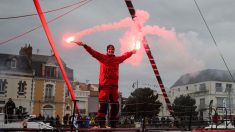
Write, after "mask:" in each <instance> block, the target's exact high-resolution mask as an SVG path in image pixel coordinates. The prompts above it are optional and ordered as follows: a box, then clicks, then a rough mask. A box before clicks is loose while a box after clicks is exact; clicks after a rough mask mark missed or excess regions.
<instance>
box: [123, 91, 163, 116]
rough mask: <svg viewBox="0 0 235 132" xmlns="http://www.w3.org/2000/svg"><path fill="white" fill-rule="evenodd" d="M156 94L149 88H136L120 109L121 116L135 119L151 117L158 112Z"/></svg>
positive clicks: (158, 104)
mask: <svg viewBox="0 0 235 132" xmlns="http://www.w3.org/2000/svg"><path fill="white" fill-rule="evenodd" d="M157 99H158V94H154V91H153V90H152V89H150V88H138V89H136V90H135V91H134V92H132V93H131V95H130V96H129V97H128V98H127V100H126V101H125V102H124V104H123V107H122V114H123V115H129V116H134V117H135V119H140V118H142V117H153V116H156V115H158V113H159V111H160V106H161V105H162V103H160V102H159V101H158V100H157Z"/></svg>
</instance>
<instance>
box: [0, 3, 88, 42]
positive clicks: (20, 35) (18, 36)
mask: <svg viewBox="0 0 235 132" xmlns="http://www.w3.org/2000/svg"><path fill="white" fill-rule="evenodd" d="M91 1H92V0H86V2H85V3H83V4H81V5H79V6H78V7H75V8H73V9H71V10H69V11H68V12H65V13H64V14H62V15H60V16H57V17H55V18H53V19H52V20H49V21H48V22H47V24H49V23H51V22H53V21H55V20H57V19H59V18H61V17H63V16H65V15H67V14H68V13H70V12H72V11H74V10H76V9H78V8H80V7H81V6H83V5H85V4H87V3H89V2H91ZM41 27H42V25H39V26H37V27H34V28H32V29H30V30H28V31H26V32H24V33H22V34H19V35H16V36H14V37H12V38H10V39H8V40H5V41H2V42H0V45H3V44H5V43H7V42H10V41H12V40H15V39H17V38H20V37H22V36H24V35H26V34H28V33H30V32H32V31H34V30H36V29H38V28H41Z"/></svg>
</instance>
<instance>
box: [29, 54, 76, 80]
mask: <svg viewBox="0 0 235 132" xmlns="http://www.w3.org/2000/svg"><path fill="white" fill-rule="evenodd" d="M50 60H53V62H54V64H55V65H56V66H59V65H58V63H57V61H56V58H55V56H54V55H51V56H47V55H35V54H33V55H32V68H33V69H34V70H35V76H38V77H40V76H41V72H42V71H41V70H42V69H41V66H42V64H47V63H48V62H49V61H50ZM61 61H62V64H63V66H64V69H65V71H66V74H67V76H68V78H69V80H71V81H72V80H74V79H73V69H71V68H69V67H67V66H66V64H65V62H64V61H63V60H62V59H61ZM59 78H61V79H62V78H63V76H62V73H61V71H60V70H59Z"/></svg>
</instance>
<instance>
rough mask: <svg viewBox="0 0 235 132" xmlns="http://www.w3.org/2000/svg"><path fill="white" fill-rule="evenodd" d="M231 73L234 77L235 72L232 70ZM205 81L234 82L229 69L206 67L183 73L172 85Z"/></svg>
mask: <svg viewBox="0 0 235 132" xmlns="http://www.w3.org/2000/svg"><path fill="white" fill-rule="evenodd" d="M231 73H232V76H233V78H234V77H235V72H234V71H231ZM205 81H222V82H233V80H232V78H231V76H230V74H229V72H228V71H227V70H218V69H206V70H202V71H198V72H195V73H187V74H184V75H182V76H181V77H180V78H179V79H178V80H177V81H176V82H175V83H174V85H173V86H171V87H176V86H182V85H187V84H193V83H199V82H205Z"/></svg>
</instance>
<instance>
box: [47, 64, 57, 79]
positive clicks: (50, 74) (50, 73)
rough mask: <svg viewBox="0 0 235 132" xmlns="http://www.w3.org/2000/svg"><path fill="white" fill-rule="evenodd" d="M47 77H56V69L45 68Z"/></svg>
mask: <svg viewBox="0 0 235 132" xmlns="http://www.w3.org/2000/svg"><path fill="white" fill-rule="evenodd" d="M45 69H46V70H45V71H46V73H45V75H46V77H55V67H52V66H46V67H45Z"/></svg>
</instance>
